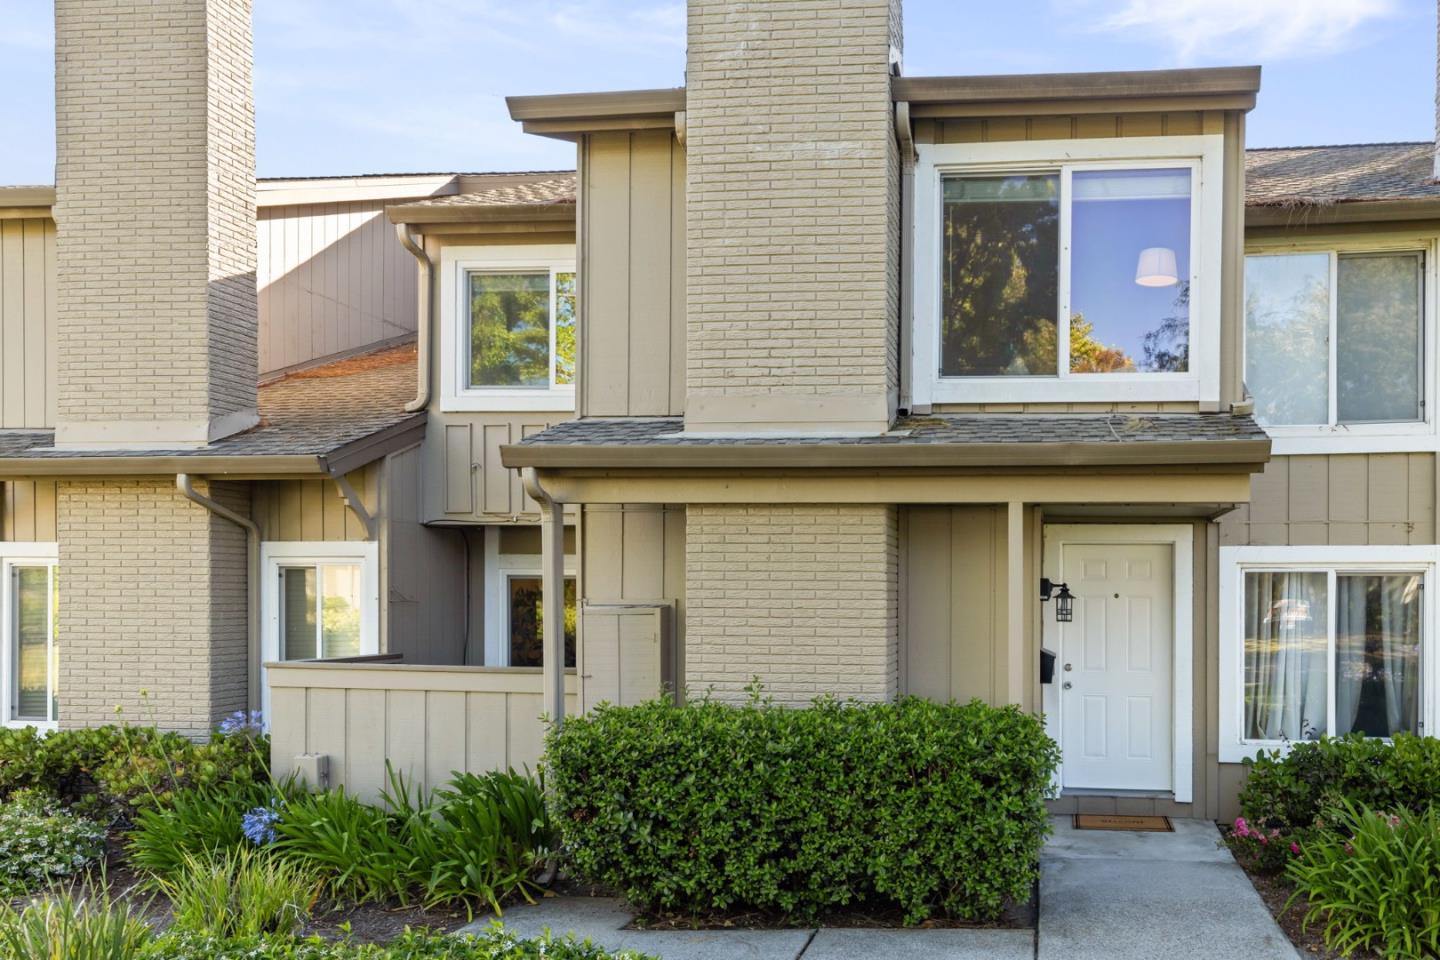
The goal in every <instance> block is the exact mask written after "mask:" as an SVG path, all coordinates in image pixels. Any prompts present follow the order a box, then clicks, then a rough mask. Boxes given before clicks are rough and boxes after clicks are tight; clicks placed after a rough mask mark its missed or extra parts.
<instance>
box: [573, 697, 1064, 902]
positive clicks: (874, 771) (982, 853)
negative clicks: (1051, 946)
mask: <svg viewBox="0 0 1440 960" xmlns="http://www.w3.org/2000/svg"><path fill="white" fill-rule="evenodd" d="M546 756H547V764H548V766H547V776H549V777H550V778H552V786H553V789H554V815H555V817H556V821H557V823H558V824H559V826H560V830H561V832H562V835H563V838H564V844H565V850H566V852H567V854H568V855H569V856H570V858H571V859H572V861H573V864H574V866H575V867H576V868H577V870H578V872H579V873H580V874H581V875H583V876H584V877H585V878H587V879H589V880H592V881H594V882H598V883H600V884H603V885H605V886H607V887H610V888H612V889H615V890H616V891H618V892H620V893H622V894H623V895H624V896H625V897H626V898H627V899H629V900H630V901H631V902H632V903H634V904H635V905H636V906H638V907H640V908H641V909H644V910H650V911H656V910H659V911H666V912H681V913H687V914H696V913H713V912H717V911H722V912H723V911H734V910H760V911H765V912H777V913H779V914H782V915H784V916H786V917H789V918H791V919H793V920H797V921H798V920H805V921H809V920H813V919H815V918H816V917H817V916H818V915H820V914H822V913H823V912H825V911H826V910H829V909H831V908H836V907H841V906H844V905H846V904H849V903H851V902H853V901H857V900H863V901H867V902H871V903H877V904H878V903H893V904H896V905H898V906H899V907H900V908H901V909H902V910H903V912H904V917H905V920H906V922H908V923H918V922H920V921H922V920H924V919H926V918H927V917H929V916H930V915H931V914H932V913H934V912H935V911H940V912H943V913H944V914H947V915H949V916H952V917H957V918H961V919H966V920H978V919H986V918H993V917H996V916H998V915H999V913H1000V912H1001V910H1002V908H1003V906H1004V904H1005V903H1006V901H1007V900H1014V901H1023V900H1026V899H1028V897H1029V896H1030V893H1031V887H1032V884H1033V883H1034V881H1035V879H1036V877H1037V875H1038V871H1039V856H1040V847H1041V844H1042V843H1043V841H1044V838H1045V836H1046V834H1047V833H1048V831H1049V819H1048V817H1047V815H1046V810H1045V804H1044V798H1045V796H1046V794H1047V792H1048V790H1049V786H1050V778H1051V775H1052V773H1053V771H1054V769H1055V765H1056V763H1057V762H1058V760H1059V750H1058V748H1057V747H1056V745H1055V744H1054V742H1053V741H1051V740H1050V739H1049V738H1048V737H1047V736H1046V735H1045V730H1044V727H1043V725H1042V723H1041V721H1040V719H1039V718H1038V717H1034V716H1030V715H1027V714H1025V713H1022V712H1021V711H1020V710H1019V709H1018V708H1017V707H1013V706H1009V707H990V706H987V705H985V704H983V703H981V702H980V701H978V700H977V701H972V702H970V703H968V704H964V705H960V704H946V705H942V704H936V703H931V702H929V701H925V700H920V699H915V698H909V699H904V700H900V701H898V702H895V703H883V704H852V703H845V704H842V703H839V702H836V701H834V700H828V699H827V700H820V701H817V702H816V703H815V705H813V706H811V707H809V708H806V709H786V708H781V707H775V706H772V705H769V704H765V703H760V702H758V700H757V702H755V703H752V704H751V705H750V706H748V707H736V706H728V705H723V704H719V703H710V702H702V703H698V704H692V705H689V706H683V707H677V706H674V705H671V704H668V703H666V702H664V701H656V702H652V703H647V704H643V705H640V706H635V707H614V706H602V707H600V708H598V709H597V710H595V711H594V712H592V713H591V714H589V715H587V716H582V717H575V718H572V719H570V720H568V721H567V722H566V724H565V725H564V727H563V728H562V729H561V730H560V731H559V732H558V733H552V734H551V736H550V738H549V743H548V749H547V754H546Z"/></svg>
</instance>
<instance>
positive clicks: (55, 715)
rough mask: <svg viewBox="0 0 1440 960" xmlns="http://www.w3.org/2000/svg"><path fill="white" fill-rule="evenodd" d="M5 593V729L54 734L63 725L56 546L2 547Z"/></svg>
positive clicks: (0, 675) (1, 602)
mask: <svg viewBox="0 0 1440 960" xmlns="http://www.w3.org/2000/svg"><path fill="white" fill-rule="evenodd" d="M0 547H3V549H4V552H5V553H4V556H3V557H0V570H3V577H4V584H5V589H4V593H3V597H0V616H3V618H4V630H3V633H0V636H3V644H0V647H3V650H0V652H3V660H0V679H3V684H4V685H3V688H0V689H3V693H0V705H3V717H4V723H5V725H6V726H33V727H40V728H42V729H54V728H55V726H56V724H57V723H58V721H59V719H60V636H59V612H60V577H59V565H58V561H57V559H56V557H57V553H58V551H57V550H56V547H55V545H54V544H39V543H7V544H3V545H0Z"/></svg>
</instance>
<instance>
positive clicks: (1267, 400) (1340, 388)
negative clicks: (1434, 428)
mask: <svg viewBox="0 0 1440 960" xmlns="http://www.w3.org/2000/svg"><path fill="white" fill-rule="evenodd" d="M1424 270H1425V258H1424V254H1423V253H1421V252H1419V251H1401V252H1385V253H1337V252H1334V251H1331V252H1317V253H1288V254H1263V255H1254V256H1249V257H1247V258H1246V261H1245V384H1246V386H1247V388H1248V389H1249V391H1250V393H1251V394H1252V395H1253V396H1254V397H1255V416H1256V419H1258V420H1259V421H1260V422H1261V423H1263V424H1265V425H1267V426H1278V427H1290V426H1302V427H1304V426H1308V427H1352V426H1363V425H1366V424H1385V423H1391V424H1394V423H1418V422H1421V421H1423V420H1424V419H1425V410H1424V389H1425V383H1424V378H1425V365H1424V307H1423V304H1424Z"/></svg>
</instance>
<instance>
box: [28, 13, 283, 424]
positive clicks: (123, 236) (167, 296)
mask: <svg viewBox="0 0 1440 960" xmlns="http://www.w3.org/2000/svg"><path fill="white" fill-rule="evenodd" d="M55 39H56V84H55V88H56V129H55V133H56V184H57V202H56V206H55V218H56V222H57V224H58V230H59V233H58V238H57V249H56V263H57V278H58V316H57V329H58V344H59V368H60V382H59V391H58V392H59V398H58V409H57V421H56V426H57V434H58V436H57V441H58V442H59V443H61V444H65V445H72V446H75V445H118V446H143V445H145V444H147V443H148V444H150V445H152V446H153V445H155V444H156V443H160V444H186V443H192V444H193V443H197V442H204V441H205V440H206V439H209V438H213V437H215V436H218V435H224V434H226V433H231V432H234V431H235V430H238V429H244V428H247V427H249V426H251V425H252V424H253V423H254V408H255V379H256V339H257V322H256V296H255V125H254V98H253V95H252V92H251V82H250V75H251V40H250V2H249V0H143V2H134V0H57V2H56V5H55Z"/></svg>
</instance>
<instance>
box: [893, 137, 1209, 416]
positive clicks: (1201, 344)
mask: <svg viewBox="0 0 1440 960" xmlns="http://www.w3.org/2000/svg"><path fill="white" fill-rule="evenodd" d="M1222 144H1223V139H1222V138H1220V137H1217V136H1195V137H1157V138H1144V140H1140V139H1136V140H1124V139H1121V140H1108V141H1090V140H1075V141H1049V142H1047V141H1027V142H1023V143H1003V144H1002V143H983V144H925V145H920V146H919V147H918V148H917V150H918V152H919V155H920V160H919V162H918V163H917V167H916V202H915V208H916V216H915V221H916V252H915V270H916V277H915V296H914V302H915V332H914V340H913V353H912V358H911V361H912V362H911V394H912V401H913V402H915V403H918V404H923V403H960V402H1025V401H1042V402H1044V401H1071V400H1100V401H1105V400H1112V401H1113V400H1196V401H1199V400H1207V399H1214V398H1215V397H1218V389H1219V387H1218V384H1219V380H1218V369H1219V364H1218V359H1219V354H1218V343H1219V280H1220V277H1219V264H1220V256H1219V245H1220V221H1221V214H1222V213H1223V209H1222V206H1221V204H1222V191H1221V190H1220V189H1219V187H1218V178H1217V180H1216V185H1215V186H1212V187H1211V188H1210V189H1208V190H1207V189H1206V182H1207V177H1206V174H1207V172H1208V171H1209V170H1210V169H1212V168H1218V163H1219V150H1220V148H1221V146H1222Z"/></svg>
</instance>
